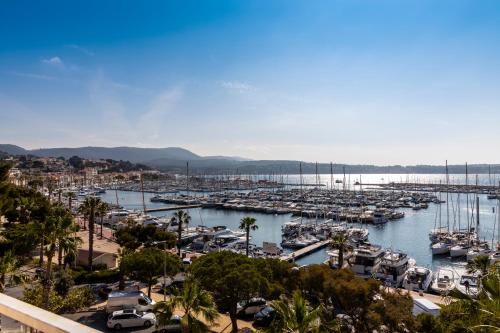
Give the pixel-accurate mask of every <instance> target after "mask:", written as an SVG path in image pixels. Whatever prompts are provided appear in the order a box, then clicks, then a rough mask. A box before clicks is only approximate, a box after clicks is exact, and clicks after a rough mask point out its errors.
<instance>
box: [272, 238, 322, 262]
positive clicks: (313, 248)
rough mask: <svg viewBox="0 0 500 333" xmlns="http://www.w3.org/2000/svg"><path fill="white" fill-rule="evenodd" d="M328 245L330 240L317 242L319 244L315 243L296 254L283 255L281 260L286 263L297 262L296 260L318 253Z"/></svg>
mask: <svg viewBox="0 0 500 333" xmlns="http://www.w3.org/2000/svg"><path fill="white" fill-rule="evenodd" d="M328 244H330V240H329V239H327V240H324V241H321V242H317V243H314V244H312V245H309V246H306V247H304V248H302V249H299V250H297V251H295V252H292V253H289V254H286V255H283V256H281V257H280V259H281V260H285V261H295V260H296V259H299V258H301V257H303V256H305V255H308V254H310V253H312V252H315V251H318V250H320V249H322V248H324V247H326V246H327V245H328Z"/></svg>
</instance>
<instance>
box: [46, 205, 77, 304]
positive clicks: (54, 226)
mask: <svg viewBox="0 0 500 333" xmlns="http://www.w3.org/2000/svg"><path fill="white" fill-rule="evenodd" d="M44 224H45V227H44V229H45V230H44V232H45V234H44V239H45V256H46V257H47V269H46V270H45V277H44V280H43V298H42V299H43V306H44V308H45V309H48V306H49V294H50V289H51V287H52V260H53V258H54V256H55V254H56V251H57V250H58V247H59V249H60V246H59V244H61V243H64V242H66V240H67V239H70V238H71V237H72V235H73V232H74V227H73V226H74V222H73V217H72V216H71V214H70V213H69V212H68V211H67V210H66V209H65V208H64V207H62V206H55V207H54V208H53V209H52V211H51V213H50V216H49V217H48V218H47V219H46V220H45V223H44ZM60 250H61V249H60ZM61 258H62V252H61ZM60 264H61V262H60V261H59V265H60Z"/></svg>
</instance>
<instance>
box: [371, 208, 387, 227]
mask: <svg viewBox="0 0 500 333" xmlns="http://www.w3.org/2000/svg"><path fill="white" fill-rule="evenodd" d="M388 221H389V220H388V219H387V217H386V216H385V213H384V212H383V211H380V210H375V211H374V212H373V224H384V223H387V222H388Z"/></svg>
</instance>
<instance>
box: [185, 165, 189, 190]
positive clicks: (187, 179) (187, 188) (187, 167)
mask: <svg viewBox="0 0 500 333" xmlns="http://www.w3.org/2000/svg"><path fill="white" fill-rule="evenodd" d="M186 195H189V162H186Z"/></svg>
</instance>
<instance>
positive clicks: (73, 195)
mask: <svg viewBox="0 0 500 333" xmlns="http://www.w3.org/2000/svg"><path fill="white" fill-rule="evenodd" d="M65 197H66V198H68V209H69V211H70V212H71V209H72V208H73V200H75V199H76V193H75V192H71V191H69V192H66V193H65Z"/></svg>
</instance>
